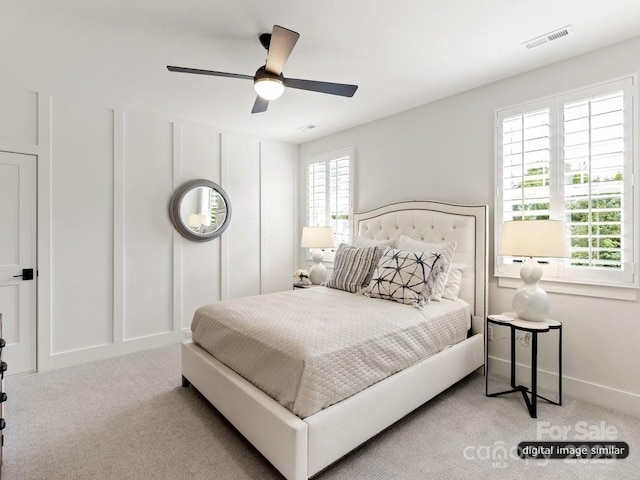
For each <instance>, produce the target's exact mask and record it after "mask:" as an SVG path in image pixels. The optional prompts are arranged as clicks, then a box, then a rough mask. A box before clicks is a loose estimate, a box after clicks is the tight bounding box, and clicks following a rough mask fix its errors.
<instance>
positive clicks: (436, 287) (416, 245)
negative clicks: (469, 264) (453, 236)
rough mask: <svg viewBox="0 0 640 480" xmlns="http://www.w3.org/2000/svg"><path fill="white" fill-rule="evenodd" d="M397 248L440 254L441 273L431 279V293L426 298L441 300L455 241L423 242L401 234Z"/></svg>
mask: <svg viewBox="0 0 640 480" xmlns="http://www.w3.org/2000/svg"><path fill="white" fill-rule="evenodd" d="M398 248H400V249H401V250H410V251H412V252H427V253H437V254H440V256H441V260H440V261H441V262H442V273H441V274H437V275H436V276H435V277H434V279H433V289H432V291H431V295H429V296H428V297H427V298H428V299H429V300H436V301H440V300H442V294H443V293H444V288H445V285H446V280H447V276H448V275H449V270H450V269H451V263H452V262H453V254H454V253H455V251H456V241H455V240H454V241H452V242H446V243H425V242H421V241H419V240H414V239H413V238H411V237H407V236H405V235H401V236H400V238H399V239H398Z"/></svg>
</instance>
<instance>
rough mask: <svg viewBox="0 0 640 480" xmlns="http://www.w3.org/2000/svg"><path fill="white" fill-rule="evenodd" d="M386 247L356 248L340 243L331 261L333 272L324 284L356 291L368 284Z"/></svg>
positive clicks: (352, 291)
mask: <svg viewBox="0 0 640 480" xmlns="http://www.w3.org/2000/svg"><path fill="white" fill-rule="evenodd" d="M386 248H387V247H382V246H371V247H362V248H356V247H352V246H351V245H347V244H346V243H342V244H340V246H339V247H338V250H336V256H335V259H334V261H333V272H332V273H331V277H329V280H327V283H326V286H327V287H330V288H336V289H338V290H345V291H347V292H351V293H357V292H358V291H359V290H361V289H362V288H363V287H366V286H367V285H369V282H370V281H371V277H372V276H373V272H374V270H375V269H376V266H377V265H378V262H379V261H380V258H381V257H382V254H383V253H384V251H385V250H386Z"/></svg>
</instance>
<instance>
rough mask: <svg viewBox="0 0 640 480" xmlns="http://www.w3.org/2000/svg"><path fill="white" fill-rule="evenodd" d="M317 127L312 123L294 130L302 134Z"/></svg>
mask: <svg viewBox="0 0 640 480" xmlns="http://www.w3.org/2000/svg"><path fill="white" fill-rule="evenodd" d="M317 127H318V126H317V125H314V124H312V123H307V124H306V125H302V126H301V127H298V128H296V130H298V131H300V132H303V131H305V130H313V129H314V128H317Z"/></svg>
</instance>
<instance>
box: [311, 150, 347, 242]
mask: <svg viewBox="0 0 640 480" xmlns="http://www.w3.org/2000/svg"><path fill="white" fill-rule="evenodd" d="M351 158H352V153H351V150H344V151H342V152H336V153H333V154H329V155H321V156H318V157H314V158H311V159H309V160H308V162H307V225H309V226H311V227H322V226H331V227H333V232H334V235H335V242H336V245H339V244H340V243H341V242H349V241H350V239H351V195H352V193H353V192H352V191H351V182H352V178H351V170H352V164H351Z"/></svg>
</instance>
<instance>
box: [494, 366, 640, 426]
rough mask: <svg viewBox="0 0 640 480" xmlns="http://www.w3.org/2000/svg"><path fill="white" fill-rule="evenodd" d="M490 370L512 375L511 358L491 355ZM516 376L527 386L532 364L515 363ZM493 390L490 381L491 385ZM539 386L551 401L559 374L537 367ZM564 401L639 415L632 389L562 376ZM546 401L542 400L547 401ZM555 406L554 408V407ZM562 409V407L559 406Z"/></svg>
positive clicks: (639, 402) (637, 397) (638, 397)
mask: <svg viewBox="0 0 640 480" xmlns="http://www.w3.org/2000/svg"><path fill="white" fill-rule="evenodd" d="M489 362H490V365H489V371H490V373H491V374H492V375H494V374H495V375H498V376H500V377H504V378H509V375H510V371H511V370H510V368H511V366H510V365H511V363H510V362H509V360H504V359H502V358H498V357H493V356H489ZM516 378H517V379H518V380H519V383H521V384H525V385H528V384H529V382H530V379H531V367H530V366H529V365H524V364H522V363H517V364H516ZM489 388H490V390H489V391H490V392H491V391H492V390H491V383H490V384H489ZM538 388H540V389H544V390H549V391H550V392H552V393H551V395H553V396H552V397H550V398H551V399H552V400H554V399H556V398H557V397H556V396H555V395H556V393H557V391H558V374H557V373H555V372H549V371H547V370H541V369H538ZM562 393H563V400H566V398H567V397H572V398H575V399H578V400H582V401H585V402H588V403H593V404H596V405H600V406H603V407H607V408H612V409H614V410H618V411H620V412H624V413H628V414H631V415H635V416H640V395H637V394H635V393H631V392H625V391H622V390H617V389H615V388H611V387H607V386H604V385H598V384H596V383H591V382H587V381H585V380H580V379H577V378H573V377H569V376H566V375H563V376H562ZM544 403H546V402H544V400H543V401H542V402H541V403H539V405H540V404H544ZM554 408H555V407H554ZM558 408H562V407H558Z"/></svg>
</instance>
